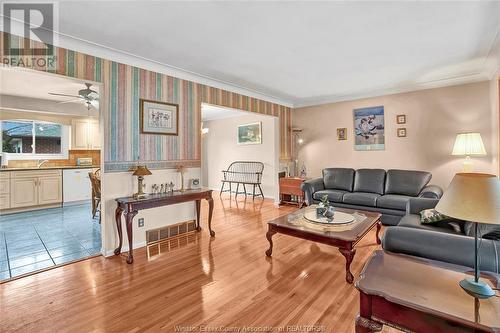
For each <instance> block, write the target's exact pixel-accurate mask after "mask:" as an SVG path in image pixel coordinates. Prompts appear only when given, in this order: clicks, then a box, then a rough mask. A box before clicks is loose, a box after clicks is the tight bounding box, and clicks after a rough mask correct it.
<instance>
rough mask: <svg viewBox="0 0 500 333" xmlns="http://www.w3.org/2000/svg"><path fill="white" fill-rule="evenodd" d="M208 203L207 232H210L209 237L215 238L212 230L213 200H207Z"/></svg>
mask: <svg viewBox="0 0 500 333" xmlns="http://www.w3.org/2000/svg"><path fill="white" fill-rule="evenodd" d="M207 201H208V230H209V231H210V236H212V237H214V236H215V231H213V230H212V214H213V212H214V199H212V197H210V198H208V199H207Z"/></svg>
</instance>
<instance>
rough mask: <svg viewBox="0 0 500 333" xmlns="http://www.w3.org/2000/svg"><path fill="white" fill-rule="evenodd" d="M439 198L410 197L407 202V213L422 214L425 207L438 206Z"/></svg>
mask: <svg viewBox="0 0 500 333" xmlns="http://www.w3.org/2000/svg"><path fill="white" fill-rule="evenodd" d="M438 202H439V199H430V198H410V200H408V202H407V203H406V213H407V214H420V212H421V211H423V210H424V209H431V208H434V207H436V205H437V204H438Z"/></svg>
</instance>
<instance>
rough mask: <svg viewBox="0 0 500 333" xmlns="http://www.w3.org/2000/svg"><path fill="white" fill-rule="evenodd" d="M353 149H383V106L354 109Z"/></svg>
mask: <svg viewBox="0 0 500 333" xmlns="http://www.w3.org/2000/svg"><path fill="white" fill-rule="evenodd" d="M354 149H355V150H364V151H366V150H384V149H385V125H384V107H383V106H374V107H369V108H362V109H354Z"/></svg>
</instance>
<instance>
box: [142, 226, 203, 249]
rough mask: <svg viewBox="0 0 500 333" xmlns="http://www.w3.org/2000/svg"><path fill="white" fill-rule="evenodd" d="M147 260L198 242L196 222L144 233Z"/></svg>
mask: <svg viewBox="0 0 500 333" xmlns="http://www.w3.org/2000/svg"><path fill="white" fill-rule="evenodd" d="M146 241H147V252H148V258H153V257H156V256H157V255H159V254H161V253H164V252H170V251H172V250H175V249H177V248H180V247H183V246H186V245H189V244H195V243H196V242H197V241H198V237H197V234H196V221H187V222H182V223H178V224H174V225H169V226H166V227H163V228H158V229H152V230H147V231H146Z"/></svg>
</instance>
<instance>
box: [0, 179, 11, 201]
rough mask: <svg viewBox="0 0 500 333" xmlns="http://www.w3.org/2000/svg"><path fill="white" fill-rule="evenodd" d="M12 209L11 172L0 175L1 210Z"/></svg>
mask: <svg viewBox="0 0 500 333" xmlns="http://www.w3.org/2000/svg"><path fill="white" fill-rule="evenodd" d="M9 208H10V172H2V173H0V209H9Z"/></svg>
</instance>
